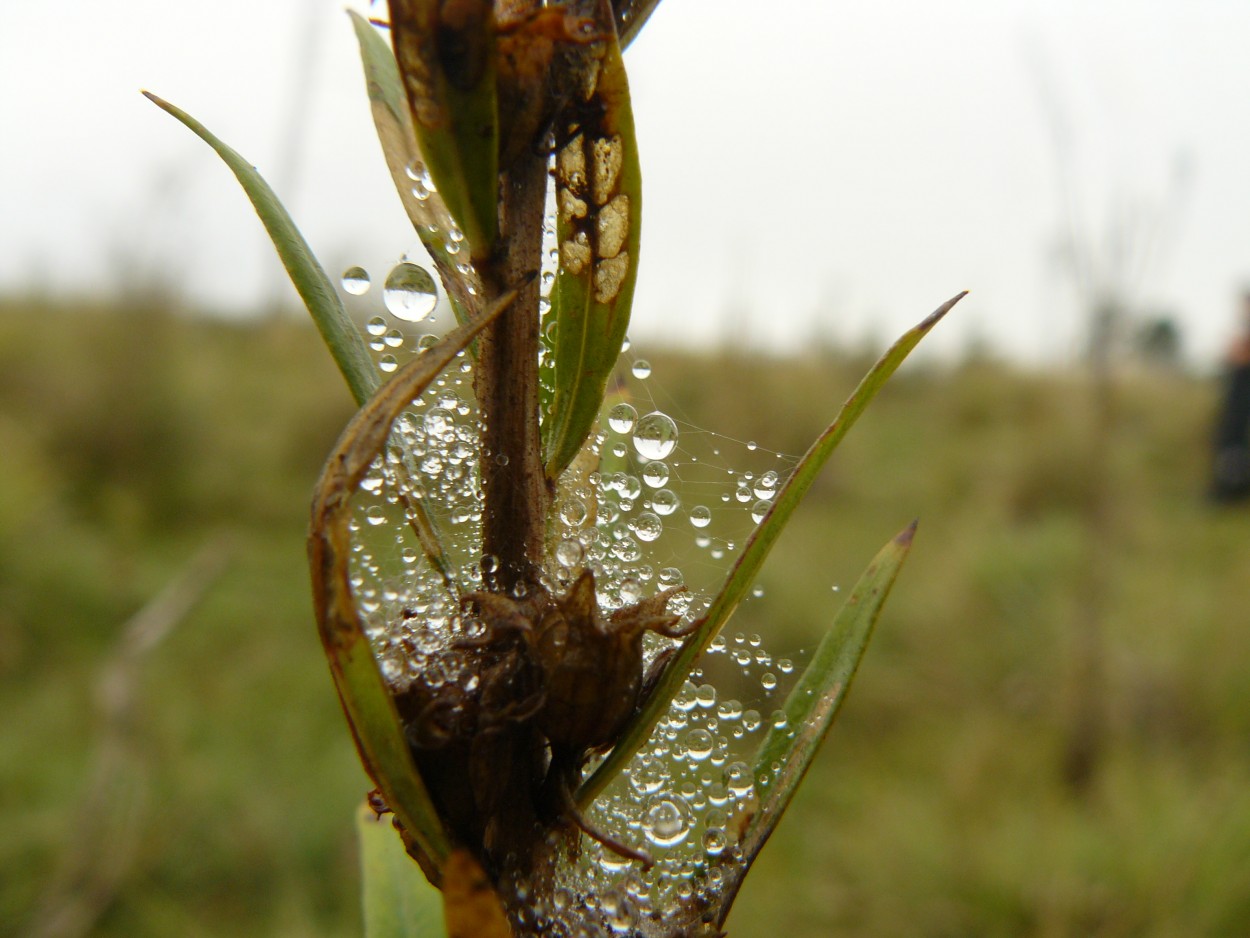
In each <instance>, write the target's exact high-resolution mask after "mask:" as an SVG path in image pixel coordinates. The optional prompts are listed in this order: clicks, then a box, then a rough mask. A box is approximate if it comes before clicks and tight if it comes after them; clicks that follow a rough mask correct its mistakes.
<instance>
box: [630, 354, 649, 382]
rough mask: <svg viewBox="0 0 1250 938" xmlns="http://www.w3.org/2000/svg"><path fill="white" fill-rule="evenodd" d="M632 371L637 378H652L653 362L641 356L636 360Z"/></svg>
mask: <svg viewBox="0 0 1250 938" xmlns="http://www.w3.org/2000/svg"><path fill="white" fill-rule="evenodd" d="M630 371H631V372H632V373H633V375H634V377H635V378H650V377H651V362H649V361H647V360H646V359H645V358H640V359H638V361H636V362H634V367H633V368H631V369H630Z"/></svg>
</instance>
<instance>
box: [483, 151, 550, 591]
mask: <svg viewBox="0 0 1250 938" xmlns="http://www.w3.org/2000/svg"><path fill="white" fill-rule="evenodd" d="M546 193H547V159H546V156H545V155H541V154H534V153H526V154H524V155H522V156H521V157H520V158H518V159H517V160H516V161H515V162H514V163H513V165H512V166H511V167H510V168H509V169H508V171H507V172H506V173H504V179H503V184H502V187H501V206H500V215H501V218H500V223H501V224H500V229H501V233H502V237H501V238H500V241H499V247H498V248H497V249H496V251H495V252H494V253H493V254H492V256H491V258H490V261H489V262H488V264H487V269H486V270H484V271H482V281H483V283H484V284H485V286H486V289H487V290H488V292H489V295H490V296H491V297H494V296H498V295H499V294H501V293H503V291H504V290H505V289H507V288H508V287H509V286H510V285H513V284H520V283H522V282H523V281H525V280H526V278H528V282H525V283H524V285H523V286H521V287H520V289H519V291H518V294H517V298H516V300H515V301H514V302H513V304H512V306H511V307H510V308H509V310H508V311H507V312H506V313H504V314H503V316H501V317H500V318H499V319H498V320H497V321H496V322H495V323H494V324H493V325H491V326H490V327H489V328H488V329H487V330H486V331H485V332H484V333H483V335H482V337H481V339H480V342H479V346H478V363H477V370H476V378H475V380H476V388H475V391H476V394H477V400H478V407H479V408H480V411H481V416H482V422H483V425H484V430H483V436H482V444H483V445H482V464H481V473H482V492H483V496H484V498H485V506H484V511H483V518H482V549H483V556H484V558H491V559H490V560H489V561H487V560H485V559H484V561H483V562H484V563H486V564H487V565H488V566H493V567H495V569H496V572H495V573H494V574H493V576H494V578H495V582H494V583H493V586H494V587H495V588H496V589H498V590H500V591H504V592H510V591H511V590H512V589H513V588H514V587H515V586H516V585H518V584H519V583H522V582H527V581H533V580H534V579H535V576H536V573H537V571H538V570H539V568H540V567H541V564H542V557H543V536H544V529H545V519H546V516H547V505H548V502H549V500H550V498H549V495H548V492H547V486H546V482H545V480H544V478H543V465H542V452H541V448H540V437H539V423H538V418H539V413H538V410H539V407H538V328H539V316H538V289H539V285H538V279H537V278H536V277H534V276H532V275H533V274H534V273H535V272H537V271H538V269H539V267H540V264H541V261H542V231H543V213H544V210H545V206H546ZM486 572H487V573H490V570H487V571H486Z"/></svg>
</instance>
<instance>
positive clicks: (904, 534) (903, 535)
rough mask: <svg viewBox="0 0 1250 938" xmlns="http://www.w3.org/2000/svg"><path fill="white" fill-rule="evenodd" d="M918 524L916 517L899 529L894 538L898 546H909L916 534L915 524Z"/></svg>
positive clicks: (918, 520)
mask: <svg viewBox="0 0 1250 938" xmlns="http://www.w3.org/2000/svg"><path fill="white" fill-rule="evenodd" d="M919 524H920V519H919V518H917V519H916V520H915V521H913V522H912V523H911V524H909V525H908V526H907V527H905V528H903V530H901V531H899V532H898V534H897V535H896V536H895V538H894V543H895V544H897V545H898V546H899V547H911V542H912V539H913V538H915V536H916V526H917V525H919Z"/></svg>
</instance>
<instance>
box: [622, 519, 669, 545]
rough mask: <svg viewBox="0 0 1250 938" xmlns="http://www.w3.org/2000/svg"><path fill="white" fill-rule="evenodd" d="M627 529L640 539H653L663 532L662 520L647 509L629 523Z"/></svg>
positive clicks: (648, 540)
mask: <svg viewBox="0 0 1250 938" xmlns="http://www.w3.org/2000/svg"><path fill="white" fill-rule="evenodd" d="M629 529H630V530H631V531H633V532H634V534H636V535H638V540H640V541H647V542H650V541H654V540H655V539H656V538H658V537H659V536H660V535H661V534H663V533H664V522H663V521H661V520H660V519H659V516H658V515H655V514H653V513H651V512H649V511H644V512H643V513H642V514H640V515H639V516H638V517H637V518H635V519H634V520H633V522H632V523H631V524H630V526H629Z"/></svg>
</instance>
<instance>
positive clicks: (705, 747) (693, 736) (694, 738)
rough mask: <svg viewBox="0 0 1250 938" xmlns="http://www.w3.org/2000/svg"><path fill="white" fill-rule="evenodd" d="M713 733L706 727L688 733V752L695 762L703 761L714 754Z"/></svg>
mask: <svg viewBox="0 0 1250 938" xmlns="http://www.w3.org/2000/svg"><path fill="white" fill-rule="evenodd" d="M712 742H713V741H712V734H711V733H709V732H708V731H707V730H705V729H694V730H691V731H690V732H689V733H687V734H686V752H687V753H688V754H689V755H690V758H691V759H692V760H694V761H695V762H702V761H703V760H705V759H706V758H707V757H708V756H710V755H711V754H712Z"/></svg>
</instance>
